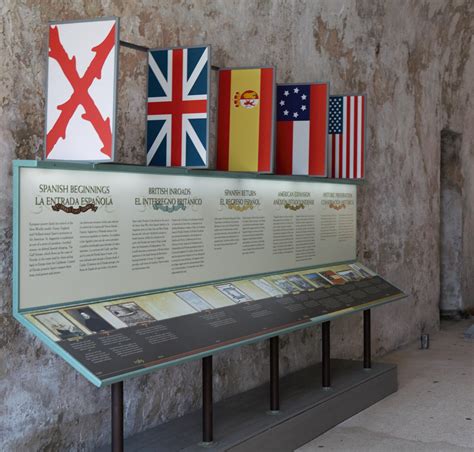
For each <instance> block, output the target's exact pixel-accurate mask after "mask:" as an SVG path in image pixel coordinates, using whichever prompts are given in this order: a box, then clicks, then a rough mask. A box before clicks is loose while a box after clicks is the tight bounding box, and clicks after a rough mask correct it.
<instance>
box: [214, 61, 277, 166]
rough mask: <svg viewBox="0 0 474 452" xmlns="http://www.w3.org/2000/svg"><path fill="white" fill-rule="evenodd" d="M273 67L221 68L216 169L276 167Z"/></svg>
mask: <svg viewBox="0 0 474 452" xmlns="http://www.w3.org/2000/svg"><path fill="white" fill-rule="evenodd" d="M274 103H275V75H274V69H273V68H241V69H221V70H220V71H219V98H218V106H217V122H218V128H217V169H218V170H221V171H249V172H263V173H270V172H272V171H273V159H274V152H273V149H274V140H273V135H274V131H273V109H274Z"/></svg>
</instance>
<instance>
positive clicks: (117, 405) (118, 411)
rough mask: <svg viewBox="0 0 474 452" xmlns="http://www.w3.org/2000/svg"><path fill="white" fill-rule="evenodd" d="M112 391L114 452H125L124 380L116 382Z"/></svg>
mask: <svg viewBox="0 0 474 452" xmlns="http://www.w3.org/2000/svg"><path fill="white" fill-rule="evenodd" d="M111 392H112V452H123V382H122V381H120V382H119V383H114V384H113V385H112V386H111Z"/></svg>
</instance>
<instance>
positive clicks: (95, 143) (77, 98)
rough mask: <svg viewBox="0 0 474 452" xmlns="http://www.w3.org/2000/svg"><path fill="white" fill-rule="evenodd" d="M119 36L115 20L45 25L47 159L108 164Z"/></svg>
mask: <svg viewBox="0 0 474 452" xmlns="http://www.w3.org/2000/svg"><path fill="white" fill-rule="evenodd" d="M118 33H119V21H118V19H117V18H112V19H99V20H92V21H75V22H57V23H52V24H51V25H50V27H49V53H48V82H47V83H48V91H47V99H46V139H45V148H46V149H45V158H46V159H52V160H79V161H81V160H82V161H110V160H113V154H114V136H115V133H114V129H115V124H114V122H115V108H116V86H117V59H118V42H119V37H118Z"/></svg>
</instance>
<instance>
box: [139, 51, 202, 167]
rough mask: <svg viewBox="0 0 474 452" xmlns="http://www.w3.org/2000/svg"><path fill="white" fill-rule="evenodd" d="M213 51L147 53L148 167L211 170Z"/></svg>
mask: <svg viewBox="0 0 474 452" xmlns="http://www.w3.org/2000/svg"><path fill="white" fill-rule="evenodd" d="M208 95H209V47H208V46H207V47H187V48H177V49H163V50H151V51H150V52H148V108H147V115H148V116H147V159H146V161H147V165H153V166H187V167H207V165H208V141H209V139H208V137H209V123H208Z"/></svg>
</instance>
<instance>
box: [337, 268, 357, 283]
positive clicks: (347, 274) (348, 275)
mask: <svg viewBox="0 0 474 452" xmlns="http://www.w3.org/2000/svg"><path fill="white" fill-rule="evenodd" d="M337 274H338V275H340V276H342V277H343V278H344V279H345V280H346V281H360V280H361V279H362V278H361V276H360V275H359V274H358V273H357V272H356V271H355V270H352V269H351V270H342V271H338V272H337Z"/></svg>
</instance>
